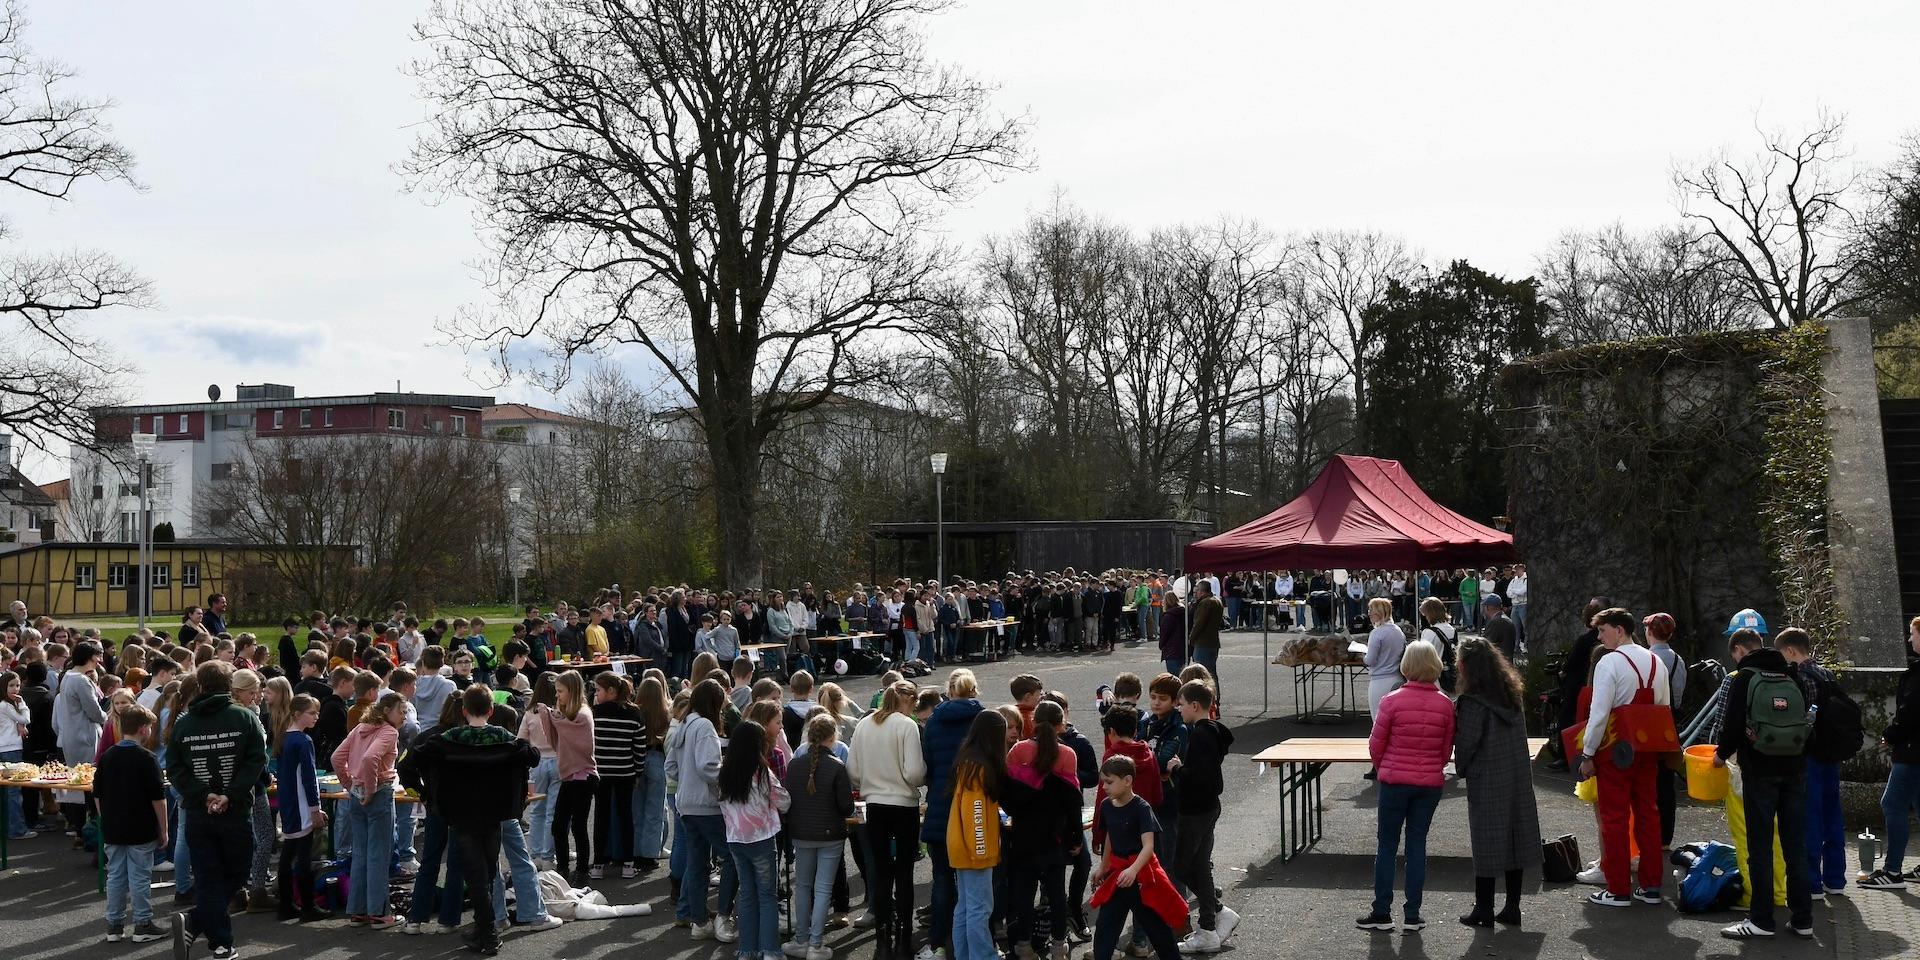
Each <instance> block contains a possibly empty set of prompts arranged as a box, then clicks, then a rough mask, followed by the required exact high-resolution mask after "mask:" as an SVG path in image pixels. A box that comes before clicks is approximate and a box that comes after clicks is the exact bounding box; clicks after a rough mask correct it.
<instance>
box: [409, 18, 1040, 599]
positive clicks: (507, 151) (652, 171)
mask: <svg viewBox="0 0 1920 960" xmlns="http://www.w3.org/2000/svg"><path fill="white" fill-rule="evenodd" d="M945 6H946V3H945V2H944V0H683V2H659V0H642V2H631V0H546V2H535V0H446V2H442V3H437V4H436V5H435V6H434V7H433V9H432V11H431V12H430V13H429V15H428V16H427V17H426V19H425V20H424V22H422V23H421V24H420V25H419V27H418V28H417V33H418V35H419V37H420V39H422V40H423V41H424V42H426V43H428V44H430V45H431V46H432V48H433V54H432V55H431V56H430V57H429V58H427V59H426V60H425V61H423V62H421V63H418V64H416V65H415V73H416V75H417V76H418V77H419V78H420V81H421V84H422V87H423V89H424V92H425V95H426V98H427V100H428V101H429V103H430V104H431V105H432V108H433V111H434V116H433V118H432V120H431V123H430V126H429V132H428V133H427V134H425V135H424V136H423V137H422V138H421V140H420V142H419V144H418V146H417V148H416V150H415V152H414V156H413V158H412V160H411V162H410V163H409V164H408V165H407V170H408V172H409V173H410V174H411V176H412V177H413V180H414V182H415V183H416V184H418V185H420V186H422V187H425V188H427V189H430V190H433V191H436V192H444V193H453V194H458V195H462V196H466V197H469V198H471V199H473V200H474V201H475V202H476V204H477V207H478V210H479V217H480V227H481V230H482V232H483V233H484V234H485V236H486V237H487V239H488V240H489V242H490V244H491V246H492V247H493V251H494V258H493V262H492V266H493V269H494V276H495V280H496V282H497V286H498V289H499V291H500V293H501V295H502V309H500V310H499V311H497V312H495V313H492V314H487V315H478V316H469V317H467V318H466V321H465V322H464V323H462V324H460V326H459V328H458V331H457V332H458V333H459V334H460V335H462V336H465V337H470V338H472V339H474V340H476V341H478V342H480V343H483V344H486V345H488V346H490V347H491V348H493V350H494V351H495V354H496V360H497V363H498V365H499V366H500V368H501V370H502V372H503V373H506V374H508V375H512V374H513V373H515V372H517V371H518V369H519V368H520V367H521V366H524V365H523V364H521V363H518V362H516V358H518V357H521V356H523V355H524V353H525V350H524V348H523V347H522V345H523V344H524V343H525V342H526V341H530V340H532V341H537V342H539V343H541V344H543V345H544V346H545V348H546V351H547V354H548V357H549V359H550V360H551V361H552V363H551V364H550V368H549V369H547V370H546V371H544V373H543V377H544V379H545V380H546V381H547V382H548V383H549V384H550V385H554V386H558V385H559V384H561V383H563V382H564V380H565V378H566V376H567V373H568V370H569V364H570V362H571V361H573V360H574V359H575V358H577V357H579V356H582V355H587V354H591V353H593V352H595V351H597V350H600V349H603V348H605V347H606V346H607V345H609V344H618V343H630V344H637V345H639V346H640V347H642V348H643V349H645V350H646V351H647V352H648V353H650V354H651V355H652V356H653V357H654V358H655V359H656V360H657V361H658V362H659V364H660V366H661V367H662V368H663V369H664V370H665V371H666V377H667V379H668V381H669V382H670V383H671V384H673V385H674V386H676V387H678V388H679V390H680V391H681V392H683V393H684V394H685V396H686V397H687V399H688V400H689V401H690V402H691V404H692V405H693V407H694V409H695V410H696V411H697V414H698V421H699V425H700V428H701V431H702V435H703V436H704V438H705V442H706V449H707V454H708V458H709V460H710V462H711V465H712V476H713V509H714V512H715V519H716V521H717V527H718V530H719V534H720V538H719V539H720V542H719V545H718V549H719V555H720V558H721V564H720V566H721V575H722V577H723V578H724V579H725V580H726V581H727V582H730V583H755V582H758V581H759V577H758V572H759V569H760V565H761V551H760V535H759V531H758V529H757V527H756V522H755V518H756V515H757V512H758V506H757V503H756V499H757V498H756V496H755V493H756V490H757V489H758V484H759V479H760V475H761V470H762V467H763V463H762V460H763V455H764V449H763V448H764V445H765V443H766V442H767V440H768V438H769V437H771V436H773V435H774V434H775V433H776V432H778V430H779V429H780V427H781V425H782V424H783V423H784V422H785V421H786V420H787V419H788V418H790V417H792V416H795V415H797V414H799V413H802V412H804V411H806V410H808V409H810V408H812V407H815V406H818V405H819V404H820V403H822V402H824V401H825V400H826V399H827V398H829V397H832V396H835V395H838V394H841V393H844V392H846V391H848V390H850V389H852V388H854V387H856V386H858V385H859V384H860V383H862V382H863V380H864V379H865V375H866V373H867V372H868V371H870V370H871V369H872V365H871V364H870V363H867V362H865V361H868V360H870V359H872V357H871V353H873V352H874V351H875V350H877V348H878V347H879V345H880V344H881V343H882V342H883V341H884V338H877V337H875V336H874V334H875V333H876V332H877V331H884V330H888V329H897V328H898V327H899V326H900V325H901V324H902V323H903V322H904V321H905V320H906V319H907V318H910V317H911V316H912V315H914V314H915V313H916V312H918V311H920V310H922V309H924V308H925V307H926V303H925V300H924V296H923V291H922V288H923V285H924V284H925V282H926V281H927V279H928V278H929V276H930V275H931V274H932V273H933V272H934V269H935V267H936V265H937V263H938V259H937V257H936V256H935V255H934V254H933V252H932V251H930V250H928V249H927V248H926V247H925V246H923V245H922V244H921V243H920V242H919V240H918V238H919V237H920V236H921V235H922V229H923V228H924V227H925V226H926V225H927V224H928V223H929V221H930V220H931V219H932V218H933V217H935V216H936V215H937V214H938V213H939V212H941V211H942V210H943V209H944V207H945V206H946V205H947V204H948V203H950V202H952V201H954V200H956V199H959V198H964V197H965V196H966V195H967V193H968V191H969V189H970V188H971V186H972V185H973V184H974V183H976V182H977V181H978V178H979V177H980V176H981V175H982V174H985V173H991V172H993V171H994V170H996V169H997V168H999V167H1000V166H1002V165H1005V164H1009V163H1012V162H1014V161H1015V159H1016V155H1017V152H1018V149H1019V147H1020V144H1021V141H1022V137H1023V129H1022V127H1021V125H1020V124H1019V123H1017V122H1013V121H1008V120H1002V119H999V118H996V117H993V116H991V115H990V114H989V112H988V110H987V107H986V99H987V91H986V88H985V87H983V86H982V85H981V84H979V83H977V82H974V81H972V80H970V79H968V78H966V77H965V76H963V75H961V74H959V73H957V72H955V71H953V70H951V69H949V68H947V67H944V66H942V65H940V64H938V63H935V62H934V61H932V60H930V59H929V58H928V57H927V56H926V54H925V52H924V49H923V44H922V40H921V37H920V33H919V30H920V26H921V22H922V20H923V18H924V17H925V16H926V15H928V14H931V13H935V12H938V11H940V10H942V9H944V7H945Z"/></svg>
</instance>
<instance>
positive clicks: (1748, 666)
mask: <svg viewBox="0 0 1920 960" xmlns="http://www.w3.org/2000/svg"><path fill="white" fill-rule="evenodd" d="M1760 670H1764V671H1766V672H1768V673H1784V674H1786V675H1787V676H1788V677H1791V678H1792V679H1793V682H1795V683H1797V684H1799V685H1800V689H1801V690H1802V691H1803V692H1804V693H1805V695H1806V698H1807V703H1809V704H1811V703H1813V702H1814V701H1815V700H1816V699H1817V698H1818V696H1819V692H1820V691H1819V689H1818V688H1817V687H1815V686H1814V685H1813V684H1812V683H1811V682H1810V678H1809V677H1807V676H1805V675H1803V674H1802V673H1801V671H1800V668H1798V667H1796V666H1794V665H1793V664H1791V663H1788V662H1787V658H1786V657H1783V656H1781V655H1780V651H1778V650H1774V649H1770V648H1767V647H1762V648H1760V649H1758V650H1755V651H1753V652H1752V653H1749V654H1747V655H1746V656H1745V657H1743V658H1741V660H1740V666H1739V669H1738V672H1736V673H1735V674H1734V675H1733V686H1731V687H1729V688H1728V689H1727V703H1726V710H1725V712H1724V713H1723V714H1722V726H1721V727H1720V747H1719V754H1720V756H1722V757H1730V756H1733V755H1735V754H1738V755H1739V757H1740V773H1741V775H1742V776H1748V777H1792V776H1799V775H1801V774H1803V773H1805V772H1806V769H1807V758H1806V756H1805V755H1804V754H1802V755H1800V756H1796V757H1776V756H1773V755H1771V754H1765V753H1760V752H1759V751H1757V750H1754V749H1753V741H1751V740H1749V739H1747V687H1748V686H1749V681H1751V680H1752V679H1753V674H1754V672H1755V671H1760Z"/></svg>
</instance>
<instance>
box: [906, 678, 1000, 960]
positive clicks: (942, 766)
mask: <svg viewBox="0 0 1920 960" xmlns="http://www.w3.org/2000/svg"><path fill="white" fill-rule="evenodd" d="M979 696H980V689H979V682H978V681H977V680H975V679H974V676H973V671H971V670H967V669H960V670H955V671H954V672H953V675H952V676H950V677H948V678H947V700H946V702H945V703H942V704H940V705H939V706H937V707H934V708H933V716H930V717H928V718H927V724H926V726H925V727H924V728H922V729H921V731H920V753H921V755H922V756H923V757H924V758H925V759H926V762H927V814H926V818H925V819H924V820H923V821H922V824H921V827H920V839H921V840H922V841H924V842H925V843H926V845H927V859H928V860H930V861H932V863H933V897H932V904H933V927H932V929H931V930H930V931H929V934H928V937H927V942H928V943H930V944H933V946H934V947H935V949H940V948H942V947H944V948H945V949H946V950H947V955H948V956H952V955H953V947H952V943H951V941H952V938H953V913H954V910H955V909H956V907H957V905H958V901H959V891H958V889H957V888H956V887H955V885H954V875H953V866H952V865H951V863H950V862H949V861H948V859H947V807H948V805H949V804H950V803H952V801H953V789H952V783H951V781H952V778H953V760H954V758H955V757H957V756H959V754H960V744H961V742H963V741H964V740H966V738H967V730H968V729H969V728H971V727H972V726H973V718H974V717H975V716H976V715H978V714H979V713H980V711H982V710H984V709H986V707H984V706H982V705H981V703H980V700H979Z"/></svg>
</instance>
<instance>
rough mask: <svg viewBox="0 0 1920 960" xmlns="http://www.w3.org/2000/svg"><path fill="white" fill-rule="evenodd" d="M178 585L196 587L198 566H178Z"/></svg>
mask: <svg viewBox="0 0 1920 960" xmlns="http://www.w3.org/2000/svg"><path fill="white" fill-rule="evenodd" d="M180 585H181V586H183V587H197V586H199V585H200V565H199V564H197V563H183V564H181V565H180Z"/></svg>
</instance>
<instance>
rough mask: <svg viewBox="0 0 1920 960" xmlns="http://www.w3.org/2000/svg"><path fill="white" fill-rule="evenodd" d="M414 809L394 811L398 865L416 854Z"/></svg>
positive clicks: (411, 807) (394, 837) (394, 852)
mask: <svg viewBox="0 0 1920 960" xmlns="http://www.w3.org/2000/svg"><path fill="white" fill-rule="evenodd" d="M260 802H261V803H262V804H264V803H266V798H264V797H262V798H261V799H260ZM413 811H414V807H413V806H412V805H409V806H407V807H406V808H404V809H402V808H399V807H396V808H394V811H393V858H392V861H393V863H394V864H395V865H396V866H397V865H399V864H402V863H406V862H407V861H408V860H412V859H413V856H414V850H413V824H414V820H413ZM268 846H272V843H271V841H269V843H268Z"/></svg>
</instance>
